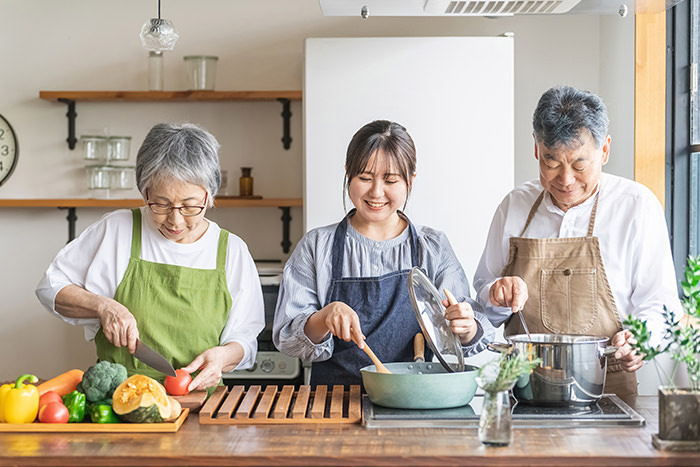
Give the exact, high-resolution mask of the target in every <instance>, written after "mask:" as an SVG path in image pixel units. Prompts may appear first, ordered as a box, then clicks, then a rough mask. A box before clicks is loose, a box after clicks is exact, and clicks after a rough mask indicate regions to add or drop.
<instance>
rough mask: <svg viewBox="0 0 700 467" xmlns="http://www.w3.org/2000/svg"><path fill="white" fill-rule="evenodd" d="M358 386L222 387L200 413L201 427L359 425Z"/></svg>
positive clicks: (360, 408)
mask: <svg viewBox="0 0 700 467" xmlns="http://www.w3.org/2000/svg"><path fill="white" fill-rule="evenodd" d="M360 396H361V394H360V386H350V389H349V390H347V391H346V390H345V388H344V386H340V385H339V386H333V387H332V389H331V390H330V391H329V390H328V387H327V386H316V388H315V390H313V391H312V390H311V386H306V385H305V386H300V387H299V389H297V390H295V388H294V386H283V387H282V389H281V390H280V389H279V388H278V387H277V386H274V385H270V386H265V388H264V389H263V388H262V387H261V386H250V387H249V388H248V389H247V390H246V388H245V386H233V387H231V389H230V390H229V389H228V388H226V387H225V386H220V387H218V388H216V390H215V391H214V394H212V395H211V397H210V398H209V400H208V401H207V402H206V403H205V404H204V407H202V409H201V410H200V411H199V423H201V424H203V425H212V424H224V425H251V424H290V423H324V424H325V423H359V422H360V421H361V420H362V402H361V397H360Z"/></svg>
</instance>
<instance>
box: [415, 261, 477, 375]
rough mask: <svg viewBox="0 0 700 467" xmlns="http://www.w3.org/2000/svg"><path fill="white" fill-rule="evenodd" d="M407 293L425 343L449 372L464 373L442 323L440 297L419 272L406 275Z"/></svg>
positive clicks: (455, 344) (456, 341) (457, 348)
mask: <svg viewBox="0 0 700 467" xmlns="http://www.w3.org/2000/svg"><path fill="white" fill-rule="evenodd" d="M408 292H409V295H410V296H411V303H412V304H413V311H414V312H415V313H416V318H417V319H418V323H419V324H420V327H421V330H422V331H423V335H424V336H425V340H426V341H427V342H428V345H429V346H430V348H431V349H433V352H435V355H436V356H437V358H438V360H440V363H442V366H444V367H445V369H446V370H447V371H449V372H456V371H464V356H463V355H462V345H461V344H460V342H459V338H458V337H457V336H456V335H455V334H454V333H453V332H452V329H450V324H449V322H448V321H447V320H446V319H445V307H444V306H443V305H442V296H441V295H440V293H439V292H438V291H437V289H436V288H435V286H434V285H433V284H432V282H430V279H428V278H427V277H426V275H425V274H424V273H423V271H421V270H420V269H419V268H413V269H411V271H410V272H409V273H408Z"/></svg>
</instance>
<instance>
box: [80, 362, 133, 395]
mask: <svg viewBox="0 0 700 467" xmlns="http://www.w3.org/2000/svg"><path fill="white" fill-rule="evenodd" d="M126 376H127V374H126V368H125V367H124V365H120V364H119V363H112V362H107V361H101V362H97V363H96V364H94V365H93V366H91V367H90V368H88V369H87V371H86V372H85V374H84V375H83V379H82V381H81V382H80V383H79V384H78V386H77V388H76V389H77V390H78V391H80V392H82V393H83V394H85V397H86V398H87V400H88V401H89V402H97V401H101V400H104V399H109V398H111V397H112V394H113V393H114V390H115V389H116V388H117V386H119V385H120V384H121V383H122V382H124V380H125V379H126Z"/></svg>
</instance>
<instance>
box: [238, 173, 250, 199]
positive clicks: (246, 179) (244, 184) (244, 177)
mask: <svg viewBox="0 0 700 467" xmlns="http://www.w3.org/2000/svg"><path fill="white" fill-rule="evenodd" d="M252 170H253V168H252V167H241V181H240V195H241V196H253V177H252V176H251V175H250V173H251V171H252Z"/></svg>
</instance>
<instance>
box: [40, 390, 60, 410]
mask: <svg viewBox="0 0 700 467" xmlns="http://www.w3.org/2000/svg"><path fill="white" fill-rule="evenodd" d="M51 402H60V403H61V404H63V399H61V396H60V395H59V394H58V393H57V392H56V391H46V392H45V393H44V394H42V395H41V397H39V409H41V408H42V407H43V406H45V405H46V404H49V403H51Z"/></svg>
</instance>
